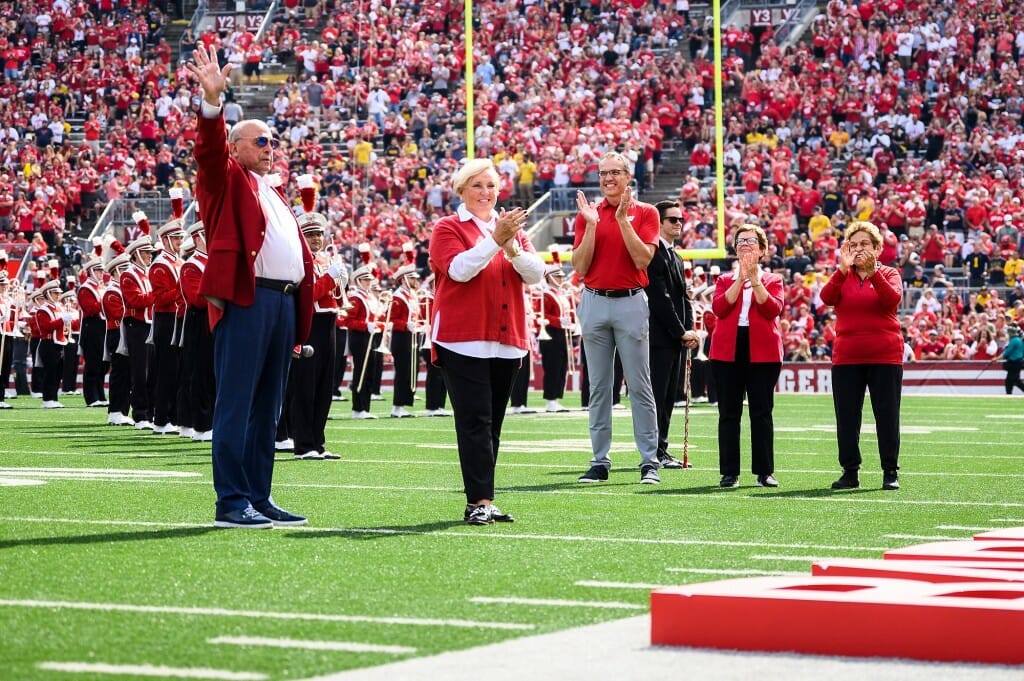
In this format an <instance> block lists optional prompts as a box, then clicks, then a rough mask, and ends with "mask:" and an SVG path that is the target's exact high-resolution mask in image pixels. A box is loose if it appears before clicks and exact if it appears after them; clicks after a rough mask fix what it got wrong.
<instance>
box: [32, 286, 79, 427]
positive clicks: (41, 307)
mask: <svg viewBox="0 0 1024 681" xmlns="http://www.w3.org/2000/svg"><path fill="white" fill-rule="evenodd" d="M35 297H36V300H37V301H38V305H37V306H36V309H35V313H34V316H35V326H36V329H38V331H39V345H38V347H37V348H36V355H35V357H36V359H38V360H39V361H38V362H36V363H34V365H33V366H34V369H33V372H34V371H35V370H38V369H42V382H41V384H40V387H41V388H42V393H43V404H42V407H43V409H62V408H63V407H64V405H63V404H61V403H60V402H58V401H57V389H58V387H59V385H60V373H61V352H62V350H63V347H58V346H64V345H66V344H67V326H68V325H70V324H71V318H72V317H71V313H70V312H64V311H62V310H61V308H60V306H59V305H58V303H57V301H58V299H59V297H60V282H59V281H57V280H55V279H53V280H50V281H48V282H46V283H45V284H43V285H42V286H41V287H40V288H39V289H38V293H37V294H36V296H35Z"/></svg>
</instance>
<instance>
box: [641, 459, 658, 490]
mask: <svg viewBox="0 0 1024 681" xmlns="http://www.w3.org/2000/svg"><path fill="white" fill-rule="evenodd" d="M640 484H641V485H659V484H661V476H660V475H658V467H657V466H655V465H654V464H653V463H649V464H644V465H643V466H640Z"/></svg>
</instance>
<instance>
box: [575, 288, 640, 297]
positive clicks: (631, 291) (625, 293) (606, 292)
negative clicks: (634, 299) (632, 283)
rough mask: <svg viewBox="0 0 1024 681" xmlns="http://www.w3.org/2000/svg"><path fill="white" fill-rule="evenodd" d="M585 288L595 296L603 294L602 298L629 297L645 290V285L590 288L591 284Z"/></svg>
mask: <svg viewBox="0 0 1024 681" xmlns="http://www.w3.org/2000/svg"><path fill="white" fill-rule="evenodd" d="M584 288H585V289H587V290H588V291H590V292H591V293H593V294H594V295H595V296H601V297H602V298H629V297H630V296H635V295H636V294H638V293H640V292H641V291H643V290H644V287H643V286H637V287H636V288H590V287H589V286H584Z"/></svg>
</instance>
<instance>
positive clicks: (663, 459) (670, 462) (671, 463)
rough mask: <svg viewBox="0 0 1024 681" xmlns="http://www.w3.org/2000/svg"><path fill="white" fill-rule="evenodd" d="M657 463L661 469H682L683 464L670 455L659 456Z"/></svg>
mask: <svg viewBox="0 0 1024 681" xmlns="http://www.w3.org/2000/svg"><path fill="white" fill-rule="evenodd" d="M658 463H659V464H660V465H661V467H662V468H683V467H684V466H683V462H682V461H680V460H679V459H677V458H676V457H674V456H672V455H671V454H659V455H658Z"/></svg>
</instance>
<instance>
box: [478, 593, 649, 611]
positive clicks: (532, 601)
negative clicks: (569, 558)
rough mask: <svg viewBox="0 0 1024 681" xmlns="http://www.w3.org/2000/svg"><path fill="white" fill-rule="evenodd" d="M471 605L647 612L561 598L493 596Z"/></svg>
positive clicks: (630, 606) (627, 606) (628, 606)
mask: <svg viewBox="0 0 1024 681" xmlns="http://www.w3.org/2000/svg"><path fill="white" fill-rule="evenodd" d="M469 600H470V602H471V603H489V604H495V603H496V604H500V605H543V606H548V607H552V608H603V609H607V610H646V609H647V606H646V605H637V604H636V603H616V602H615V601H570V600H565V599H561V598H496V597H491V596H474V597H473V598H470V599H469Z"/></svg>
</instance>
